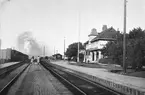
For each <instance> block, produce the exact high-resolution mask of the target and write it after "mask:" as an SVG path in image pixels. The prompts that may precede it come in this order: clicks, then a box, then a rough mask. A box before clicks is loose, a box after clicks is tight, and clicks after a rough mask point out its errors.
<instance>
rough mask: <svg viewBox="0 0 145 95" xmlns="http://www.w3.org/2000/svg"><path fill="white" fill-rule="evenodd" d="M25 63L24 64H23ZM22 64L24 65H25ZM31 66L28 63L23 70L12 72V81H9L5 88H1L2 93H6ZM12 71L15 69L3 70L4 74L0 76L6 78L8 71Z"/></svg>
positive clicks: (4, 94)
mask: <svg viewBox="0 0 145 95" xmlns="http://www.w3.org/2000/svg"><path fill="white" fill-rule="evenodd" d="M23 65H24V64H23ZM23 65H22V66H23ZM28 66H29V64H27V65H26V66H24V67H23V68H22V67H21V66H20V67H21V68H22V70H21V71H20V72H18V73H16V74H12V76H11V79H10V81H8V82H7V83H6V84H5V85H4V86H3V88H1V89H0V95H6V94H7V92H8V90H9V89H10V87H11V86H12V85H13V84H14V83H15V82H16V81H17V79H18V78H19V76H20V75H21V74H22V73H23V72H24V71H25V70H26V68H27V67H28ZM18 68H19V67H18ZM11 71H14V69H11V70H7V72H3V73H2V74H0V78H3V79H4V78H5V76H7V74H8V73H10V72H11Z"/></svg>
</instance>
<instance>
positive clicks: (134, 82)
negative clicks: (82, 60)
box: [51, 61, 145, 95]
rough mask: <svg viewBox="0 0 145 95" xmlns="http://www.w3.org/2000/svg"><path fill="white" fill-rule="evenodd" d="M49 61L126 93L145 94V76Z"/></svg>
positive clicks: (128, 94) (127, 94) (133, 94)
mask: <svg viewBox="0 0 145 95" xmlns="http://www.w3.org/2000/svg"><path fill="white" fill-rule="evenodd" d="M51 63H52V64H56V65H59V66H62V67H64V68H67V69H69V70H72V71H73V72H74V73H76V74H78V75H81V76H83V77H85V78H87V79H89V80H92V81H94V82H97V83H100V84H101V85H104V86H106V87H108V88H111V89H113V90H116V91H118V92H121V93H124V94H126V95H145V78H139V77H133V76H125V75H121V74H115V73H111V72H108V70H106V69H103V68H88V67H82V66H76V65H70V64H69V63H68V62H67V61H52V62H51Z"/></svg>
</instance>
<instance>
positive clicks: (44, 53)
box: [43, 46, 45, 56]
mask: <svg viewBox="0 0 145 95" xmlns="http://www.w3.org/2000/svg"><path fill="white" fill-rule="evenodd" d="M43 48H44V49H43V56H45V46H44V47H43Z"/></svg>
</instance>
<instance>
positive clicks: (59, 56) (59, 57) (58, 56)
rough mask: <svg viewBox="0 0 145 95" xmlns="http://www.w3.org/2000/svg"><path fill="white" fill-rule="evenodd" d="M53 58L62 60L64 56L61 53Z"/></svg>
mask: <svg viewBox="0 0 145 95" xmlns="http://www.w3.org/2000/svg"><path fill="white" fill-rule="evenodd" d="M53 57H54V58H55V59H58V60H62V55H61V54H60V53H57V54H54V55H53Z"/></svg>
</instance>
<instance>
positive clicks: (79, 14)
mask: <svg viewBox="0 0 145 95" xmlns="http://www.w3.org/2000/svg"><path fill="white" fill-rule="evenodd" d="M79 43H80V12H79V13H78V54H77V62H79V61H80V59H79V52H80V44H79Z"/></svg>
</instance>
